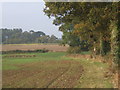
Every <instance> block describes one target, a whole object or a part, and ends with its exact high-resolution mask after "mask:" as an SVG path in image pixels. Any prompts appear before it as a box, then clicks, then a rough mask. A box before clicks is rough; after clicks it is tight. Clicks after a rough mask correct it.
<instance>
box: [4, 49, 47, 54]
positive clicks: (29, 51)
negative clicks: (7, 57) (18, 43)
mask: <svg viewBox="0 0 120 90" xmlns="http://www.w3.org/2000/svg"><path fill="white" fill-rule="evenodd" d="M48 51H49V50H46V49H38V50H27V51H24V50H12V51H2V54H8V53H10V54H12V53H32V52H37V53H45V52H48Z"/></svg>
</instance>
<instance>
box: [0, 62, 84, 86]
mask: <svg viewBox="0 0 120 90" xmlns="http://www.w3.org/2000/svg"><path fill="white" fill-rule="evenodd" d="M18 66H19V67H21V69H20V70H4V71H3V78H2V79H3V88H4V87H9V88H10V87H12V88H73V87H74V86H75V85H76V84H77V82H78V80H79V78H80V77H81V75H82V73H83V67H82V66H81V65H80V64H79V62H77V61H72V60H71V61H69V60H62V61H44V62H42V61H41V62H35V63H29V64H23V65H18Z"/></svg>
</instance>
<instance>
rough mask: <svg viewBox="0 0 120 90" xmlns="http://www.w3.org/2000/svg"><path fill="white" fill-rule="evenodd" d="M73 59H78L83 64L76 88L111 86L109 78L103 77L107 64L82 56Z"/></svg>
mask: <svg viewBox="0 0 120 90" xmlns="http://www.w3.org/2000/svg"><path fill="white" fill-rule="evenodd" d="M74 60H77V61H80V63H81V64H82V65H83V66H84V73H83V75H82V77H81V78H80V80H79V81H78V85H76V88H85V87H86V88H101V87H102V88H113V85H112V83H111V78H107V79H105V78H104V74H105V72H106V71H108V64H106V63H102V62H97V61H96V62H93V61H92V60H86V59H83V58H82V59H78V58H76V59H74Z"/></svg>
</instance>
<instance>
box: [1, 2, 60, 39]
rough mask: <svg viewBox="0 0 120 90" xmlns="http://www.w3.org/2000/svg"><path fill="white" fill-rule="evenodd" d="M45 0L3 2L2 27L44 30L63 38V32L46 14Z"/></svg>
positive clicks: (48, 33)
mask: <svg viewBox="0 0 120 90" xmlns="http://www.w3.org/2000/svg"><path fill="white" fill-rule="evenodd" d="M44 7H45V6H44V2H6V3H3V4H2V28H10V29H12V28H22V29H23V31H29V30H36V31H43V32H45V33H46V34H47V35H52V34H54V35H55V36H57V37H59V38H61V36H62V33H61V32H60V31H58V27H57V26H55V25H53V24H52V21H53V19H49V18H48V17H47V16H46V15H44V12H43V8H44Z"/></svg>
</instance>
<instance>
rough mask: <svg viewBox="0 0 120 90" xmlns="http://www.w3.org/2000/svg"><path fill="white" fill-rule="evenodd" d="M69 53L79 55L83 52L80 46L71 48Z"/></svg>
mask: <svg viewBox="0 0 120 90" xmlns="http://www.w3.org/2000/svg"><path fill="white" fill-rule="evenodd" d="M67 52H68V53H70V54H77V53H80V52H81V48H80V47H78V46H75V47H69V48H68V51H67Z"/></svg>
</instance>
